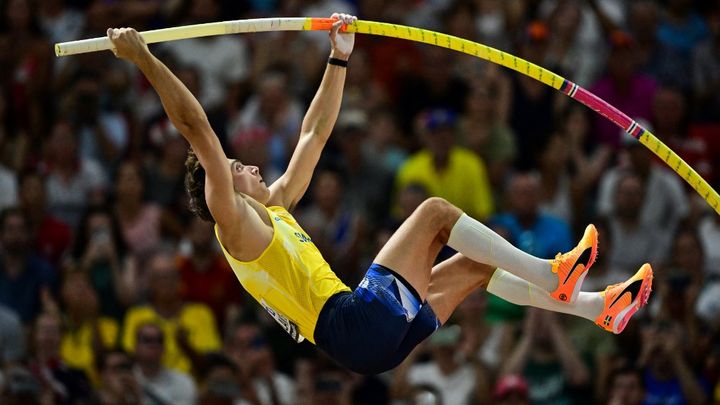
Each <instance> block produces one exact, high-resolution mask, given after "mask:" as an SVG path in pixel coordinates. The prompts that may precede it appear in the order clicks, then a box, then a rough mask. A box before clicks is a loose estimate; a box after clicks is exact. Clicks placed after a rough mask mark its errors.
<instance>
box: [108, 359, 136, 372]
mask: <svg viewBox="0 0 720 405" xmlns="http://www.w3.org/2000/svg"><path fill="white" fill-rule="evenodd" d="M108 369H109V370H110V371H115V372H121V371H130V370H132V363H131V362H129V361H121V362H119V363H116V364H108Z"/></svg>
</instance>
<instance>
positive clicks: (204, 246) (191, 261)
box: [177, 217, 245, 330]
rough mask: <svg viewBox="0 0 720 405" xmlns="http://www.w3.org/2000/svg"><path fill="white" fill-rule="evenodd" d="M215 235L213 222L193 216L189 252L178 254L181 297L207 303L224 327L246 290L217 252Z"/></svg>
mask: <svg viewBox="0 0 720 405" xmlns="http://www.w3.org/2000/svg"><path fill="white" fill-rule="evenodd" d="M214 235H215V230H214V228H213V225H212V224H211V223H210V222H207V221H203V220H202V219H200V218H198V217H193V218H192V219H191V220H190V224H188V227H187V233H186V237H185V239H186V241H187V242H188V244H189V251H188V252H187V253H184V254H181V255H179V256H178V258H177V263H178V264H177V266H178V270H179V271H180V291H181V293H180V294H181V296H182V300H183V301H187V302H198V303H202V304H205V305H207V306H208V307H209V308H210V309H211V310H212V311H213V314H214V316H215V319H217V320H218V321H219V322H220V329H221V330H222V325H225V322H226V320H227V319H228V316H229V315H230V314H233V313H237V312H239V311H240V305H241V304H242V302H243V298H244V297H245V292H244V290H243V289H242V286H241V285H240V283H239V282H238V280H237V278H236V277H235V273H233V270H232V268H231V267H230V265H229V264H228V262H227V260H225V257H223V255H222V253H220V252H219V251H218V247H217V242H216V239H215V237H214Z"/></svg>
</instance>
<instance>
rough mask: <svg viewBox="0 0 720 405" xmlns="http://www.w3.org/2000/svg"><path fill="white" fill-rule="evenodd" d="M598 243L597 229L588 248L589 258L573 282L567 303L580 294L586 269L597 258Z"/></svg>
mask: <svg viewBox="0 0 720 405" xmlns="http://www.w3.org/2000/svg"><path fill="white" fill-rule="evenodd" d="M594 228H595V227H594V226H593V229H594ZM584 236H585V235H583V237H584ZM598 245H599V241H598V237H597V230H595V240H594V241H593V243H592V244H591V249H590V260H588V262H587V263H585V264H584V267H585V269H584V270H583V272H582V274H580V277H578V279H577V281H576V282H575V287H574V288H573V293H572V297H571V298H570V301H569V303H573V302H575V300H576V299H577V297H578V295H580V291H581V289H582V284H583V282H584V281H585V276H587V274H588V270H590V267H592V265H593V264H595V260H596V259H597V255H598ZM561 302H562V301H561Z"/></svg>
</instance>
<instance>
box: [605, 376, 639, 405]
mask: <svg viewBox="0 0 720 405" xmlns="http://www.w3.org/2000/svg"><path fill="white" fill-rule="evenodd" d="M640 378H641V377H640V375H639V374H638V373H622V374H618V375H616V376H615V378H613V382H612V386H611V387H610V398H611V399H612V400H613V403H617V404H624V405H640V404H642V402H643V399H644V398H645V391H644V390H643V387H642V382H641V380H640Z"/></svg>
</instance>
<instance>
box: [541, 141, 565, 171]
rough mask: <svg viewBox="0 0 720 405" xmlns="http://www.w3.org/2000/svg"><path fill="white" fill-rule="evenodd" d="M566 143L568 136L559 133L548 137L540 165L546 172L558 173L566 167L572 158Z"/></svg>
mask: <svg viewBox="0 0 720 405" xmlns="http://www.w3.org/2000/svg"><path fill="white" fill-rule="evenodd" d="M566 144H567V141H566V138H565V137H564V136H562V135H559V134H555V135H553V136H551V137H550V139H548V141H547V144H546V145H545V149H544V150H543V151H542V152H541V153H540V167H541V169H542V170H543V171H544V173H547V172H549V173H553V174H557V173H560V172H562V171H563V170H564V169H565V165H566V164H567V161H568V159H569V158H570V155H569V151H568V148H567V146H566Z"/></svg>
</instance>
